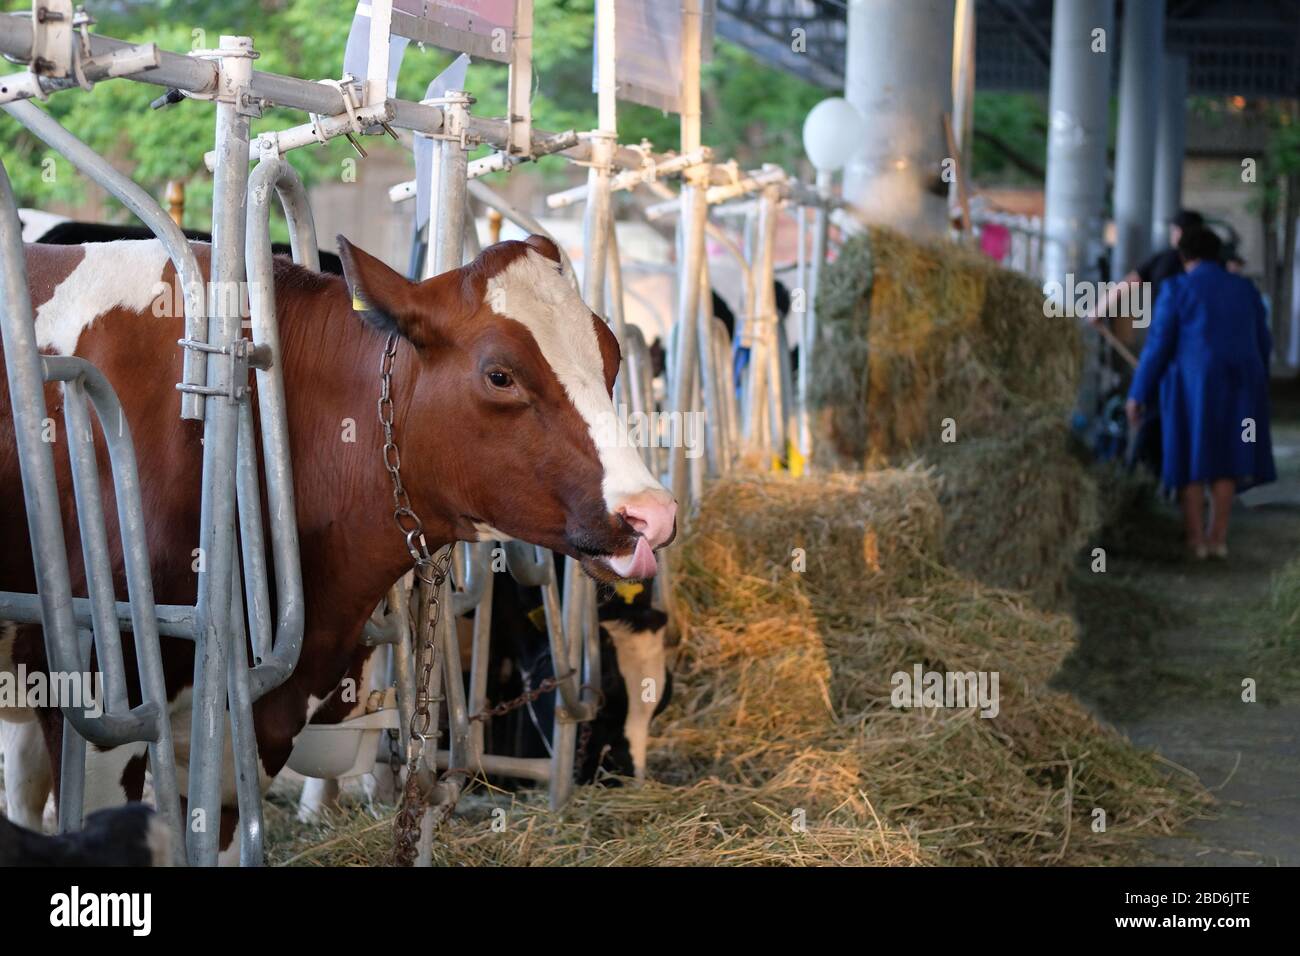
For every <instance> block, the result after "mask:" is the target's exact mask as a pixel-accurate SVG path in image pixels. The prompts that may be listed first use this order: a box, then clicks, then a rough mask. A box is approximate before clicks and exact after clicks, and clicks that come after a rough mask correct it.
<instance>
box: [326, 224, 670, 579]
mask: <svg viewBox="0 0 1300 956" xmlns="http://www.w3.org/2000/svg"><path fill="white" fill-rule="evenodd" d="M339 252H340V254H341V256H342V259H343V268H344V274H345V276H346V278H347V281H348V285H349V286H350V287H351V290H352V294H353V299H354V303H353V305H354V308H356V309H358V311H360V312H361V314H362V317H363V318H364V319H365V320H366V321H367V322H369V323H371V324H372V325H374V326H375V327H376V328H378V329H379V330H380V331H383V332H396V333H398V334H399V335H400V336H401V337H402V339H403V340H404V341H405V343H406V344H407V345H409V346H411V347H412V348H413V355H414V361H413V362H412V363H411V365H412V367H413V369H414V371H413V372H410V373H407V374H412V375H413V377H414V381H413V382H411V383H409V385H408V386H406V387H405V390H402V391H400V394H403V395H407V394H409V396H410V397H409V405H408V407H401V406H400V405H399V407H398V408H397V409H396V427H397V436H396V437H397V441H398V444H399V446H400V448H401V452H402V478H403V481H404V482H405V484H406V486H407V488H408V490H409V492H410V494H411V498H412V501H413V502H414V503H415V505H416V510H417V511H419V512H420V513H421V516H422V517H425V513H426V511H427V513H428V514H429V515H436V516H438V517H441V518H443V519H445V520H446V521H448V522H450V523H451V525H452V527H453V529H454V532H453V533H454V534H455V535H456V536H457V537H458V538H461V539H464V540H477V539H482V538H495V537H511V538H518V539H520V540H523V541H528V542H531V543H533V544H539V545H542V546H544V547H547V548H550V549H551V550H553V551H558V552H560V553H562V554H567V555H570V556H572V557H575V558H579V559H580V560H581V561H582V565H583V567H584V569H585V570H586V571H587V573H589V574H590V575H592V576H593V577H595V578H597V579H599V580H605V581H611V580H617V579H619V578H648V577H651V576H653V575H654V573H655V570H656V567H657V565H656V561H655V556H654V551H655V549H657V548H660V547H663V546H664V545H666V544H668V543H669V542H670V541H671V540H672V538H673V535H674V534H675V533H676V508H677V506H676V502H675V501H674V500H673V497H672V495H670V494H669V493H668V492H667V491H666V490H665V489H664V487H663V486H662V485H661V484H660V483H659V482H658V481H656V480H655V479H654V477H653V476H652V475H651V474H650V472H649V471H648V470H647V469H646V467H645V465H644V464H643V463H642V461H641V457H640V455H639V454H638V452H637V450H636V449H635V448H633V447H631V445H630V444H629V443H628V441H627V440H626V432H625V429H624V428H622V427H621V422H622V419H621V418H619V417H618V415H617V414H616V411H615V408H614V403H613V400H612V394H613V387H614V377H615V375H616V374H617V373H618V368H619V348H618V341H617V339H615V337H614V334H613V333H612V332H611V331H610V329H609V327H608V326H607V325H606V324H605V323H604V322H603V321H602V320H601V319H600V318H599V317H598V316H596V315H594V314H593V313H592V311H591V310H590V309H589V308H587V306H586V304H585V303H584V302H583V301H582V297H581V296H580V295H579V294H578V292H577V290H576V289H575V287H574V285H573V283H572V281H571V276H570V275H568V274H567V273H566V270H565V268H564V266H563V264H562V261H561V257H560V253H559V250H558V249H557V248H556V247H555V244H554V243H553V242H551V241H550V240H549V239H545V238H543V237H541V236H530V237H529V238H528V239H527V240H526V241H524V242H514V241H512V242H501V243H497V244H496V245H494V246H490V247H489V248H487V249H485V250H483V252H482V253H481V254H480V255H479V257H478V258H477V259H475V260H474V261H473V262H471V263H470V264H468V265H466V266H464V267H463V268H460V269H453V270H451V271H449V272H445V273H443V274H441V275H438V276H434V277H433V278H431V279H427V280H425V281H423V282H412V281H410V280H408V279H406V278H405V277H404V276H402V275H399V274H398V273H396V272H394V271H393V270H392V269H390V268H388V266H386V265H384V264H383V263H382V262H380V261H379V260H378V259H376V258H374V257H373V256H371V255H368V254H367V253H365V252H363V251H362V250H360V249H358V248H356V247H355V246H353V245H352V244H351V243H349V242H348V241H347V240H346V239H344V238H343V237H342V236H340V237H339ZM399 348H401V346H399ZM404 367H405V363H403V365H402V366H399V368H404ZM394 374H395V376H399V375H400V374H402V373H401V372H400V371H395V373H394ZM394 388H395V390H399V385H396V384H395V386H394ZM422 509H423V510H422ZM427 520H429V519H428V517H426V521H427Z"/></svg>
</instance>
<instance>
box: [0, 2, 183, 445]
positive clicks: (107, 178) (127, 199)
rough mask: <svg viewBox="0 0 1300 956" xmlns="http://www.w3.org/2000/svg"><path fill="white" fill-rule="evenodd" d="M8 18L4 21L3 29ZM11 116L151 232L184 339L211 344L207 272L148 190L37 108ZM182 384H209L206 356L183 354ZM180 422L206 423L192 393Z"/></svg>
mask: <svg viewBox="0 0 1300 956" xmlns="http://www.w3.org/2000/svg"><path fill="white" fill-rule="evenodd" d="M8 19H9V18H8V17H5V16H0V27H3V26H4V24H5V22H6V21H7V20H8ZM4 110H5V112H7V113H8V114H9V115H10V116H12V117H13V118H14V119H16V120H18V122H20V123H22V124H23V126H25V127H27V129H28V130H30V131H31V133H32V134H33V135H34V136H36V137H37V138H39V139H40V140H41V141H42V142H44V143H45V144H46V145H48V146H49V147H50V148H51V149H53V150H55V151H56V152H58V153H59V154H60V155H62V156H63V157H64V158H65V159H66V160H67V161H68V162H70V163H72V165H73V166H74V167H76V168H77V170H78V171H79V172H81V173H82V175H84V176H87V177H89V178H90V179H92V180H94V182H96V183H97V184H98V185H100V186H102V187H104V189H106V190H108V192H109V193H111V194H112V195H113V196H114V197H115V198H116V199H118V200H119V201H120V202H121V203H122V205H124V206H126V208H127V209H129V210H130V211H131V212H132V213H133V214H134V215H135V216H136V217H137V218H138V219H139V220H140V221H141V222H143V223H144V224H145V225H146V226H148V227H149V228H150V229H151V230H152V231H153V234H154V235H155V236H157V237H158V240H159V241H160V242H161V243H162V244H163V248H164V249H166V250H167V255H168V257H169V258H170V259H171V261H172V265H173V266H174V267H175V269H176V274H177V277H178V279H179V281H180V285H181V295H182V298H183V301H184V303H185V337H186V338H187V339H190V340H192V341H198V342H203V341H206V340H207V334H208V329H207V306H206V301H205V300H206V298H207V297H206V294H205V284H204V281H203V272H202V271H201V270H200V269H199V260H198V258H197V257H196V256H195V255H194V250H193V249H192V248H190V243H189V240H188V239H186V238H185V233H183V232H182V231H181V228H180V226H178V225H176V223H175V222H173V221H172V218H171V216H169V215H168V214H167V213H166V212H165V211H164V210H163V208H162V206H160V205H159V204H158V202H157V201H156V200H155V199H154V198H153V197H152V196H151V195H149V193H147V192H146V191H145V190H144V189H142V188H140V186H139V185H138V184H137V183H136V182H135V181H134V180H132V179H131V178H130V177H129V176H124V175H123V174H122V173H120V172H118V171H117V170H116V169H115V168H114V167H113V165H112V163H110V162H109V161H108V160H106V159H105V158H104V157H102V156H100V155H99V154H98V153H96V152H95V151H94V150H93V149H91V148H90V147H89V146H87V145H86V144H85V143H83V142H82V141H81V140H79V139H78V138H77V137H76V136H74V135H73V134H72V133H70V132H68V130H66V129H64V128H63V126H61V125H60V124H59V122H58V120H56V119H55V118H54V117H53V116H51V115H50V114H49V113H47V112H45V111H44V110H42V109H40V108H38V107H37V106H36V105H35V104H34V103H29V102H26V101H19V102H15V103H7V104H5V106H4ZM182 362H183V371H182V373H181V376H182V381H183V382H185V383H187V384H190V385H195V386H200V387H201V386H203V385H205V384H206V382H207V369H206V366H205V364H204V363H205V360H204V357H203V355H202V353H200V352H198V351H195V350H194V349H185V350H184V352H183V359H182ZM181 417H182V418H185V419H201V418H202V417H203V399H202V396H200V395H196V394H193V393H190V392H182V393H181Z"/></svg>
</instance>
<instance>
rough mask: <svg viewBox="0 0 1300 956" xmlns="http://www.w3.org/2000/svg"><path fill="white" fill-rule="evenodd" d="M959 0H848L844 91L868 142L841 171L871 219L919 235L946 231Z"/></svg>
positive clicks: (858, 209)
mask: <svg viewBox="0 0 1300 956" xmlns="http://www.w3.org/2000/svg"><path fill="white" fill-rule="evenodd" d="M955 3H956V0H908V2H907V3H897V2H895V0H856V2H854V3H850V4H849V9H848V33H847V48H846V52H845V77H844V98H845V99H847V100H848V101H849V102H850V103H852V104H853V105H854V106H856V107H857V108H858V111H859V112H860V113H861V114H862V116H863V117H864V118H865V119H866V125H867V135H866V136H865V137H864V138H863V145H862V148H861V149H860V150H859V151H858V152H857V153H856V154H855V155H854V156H853V158H851V159H850V160H849V163H848V165H847V166H846V167H845V170H844V198H845V201H846V202H847V203H848V204H849V208H850V209H852V210H853V212H854V213H855V214H856V215H857V216H858V217H859V218H861V219H862V220H863V221H866V222H873V223H882V224H884V225H889V226H893V227H894V228H896V229H899V230H900V231H902V232H904V233H906V234H907V235H909V236H913V237H916V238H938V237H941V236H944V235H945V234H946V232H947V224H948V208H947V198H946V193H947V190H946V189H944V188H941V187H942V180H941V179H940V170H941V165H942V162H943V160H944V159H945V158H946V157H947V156H948V145H947V142H946V139H945V137H944V132H943V118H944V116H945V115H947V114H950V113H951V112H952V49H953V20H954V17H955V14H956V6H955Z"/></svg>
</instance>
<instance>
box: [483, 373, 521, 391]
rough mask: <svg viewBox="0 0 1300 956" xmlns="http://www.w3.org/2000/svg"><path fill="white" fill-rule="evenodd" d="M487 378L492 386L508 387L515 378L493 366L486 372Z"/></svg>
mask: <svg viewBox="0 0 1300 956" xmlns="http://www.w3.org/2000/svg"><path fill="white" fill-rule="evenodd" d="M487 378H488V381H489V382H490V383H491V384H492V387H493V388H509V387H510V386H511V385H513V384H514V383H515V380H514V379H513V378H511V377H510V373H509V372H507V371H506V370H505V369H500V368H494V369H492V370H491V371H490V372H488V373H487Z"/></svg>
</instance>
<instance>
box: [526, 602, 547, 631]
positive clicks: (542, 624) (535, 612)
mask: <svg viewBox="0 0 1300 956" xmlns="http://www.w3.org/2000/svg"><path fill="white" fill-rule="evenodd" d="M528 620H529V621H531V622H532V624H533V627H535V628H537V629H538V630H539V631H544V630H546V608H545V607H544V606H543V605H541V604H539V605H537V607H535V608H533V609H532V610H531V611H529V612H528Z"/></svg>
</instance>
